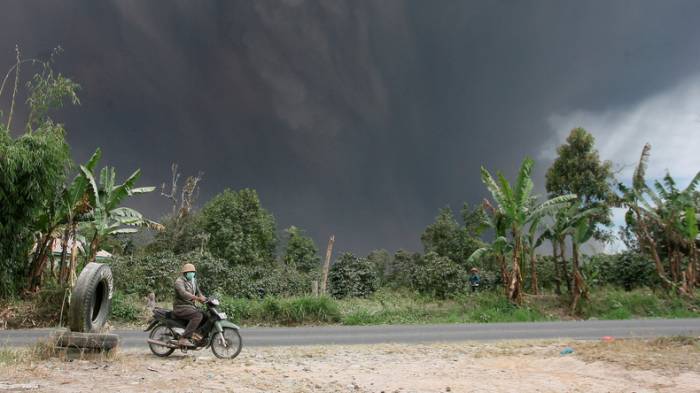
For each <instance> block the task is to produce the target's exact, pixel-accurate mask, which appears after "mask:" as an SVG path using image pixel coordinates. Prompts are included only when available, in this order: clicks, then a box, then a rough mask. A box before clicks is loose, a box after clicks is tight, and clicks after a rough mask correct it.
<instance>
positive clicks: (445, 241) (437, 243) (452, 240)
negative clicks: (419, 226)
mask: <svg viewBox="0 0 700 393" xmlns="http://www.w3.org/2000/svg"><path fill="white" fill-rule="evenodd" d="M420 240H421V242H422V243H423V247H424V248H425V252H426V253H428V252H435V253H437V254H438V255H442V256H446V257H455V256H456V255H455V254H457V252H458V251H457V250H458V249H459V246H460V245H459V224H458V223H457V220H455V218H454V215H453V214H452V209H450V208H449V207H445V208H442V209H440V213H438V215H437V217H435V222H434V223H432V224H430V225H428V227H427V228H425V231H424V232H423V234H422V235H421V237H420Z"/></svg>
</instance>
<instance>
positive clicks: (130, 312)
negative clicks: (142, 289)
mask: <svg viewBox="0 0 700 393" xmlns="http://www.w3.org/2000/svg"><path fill="white" fill-rule="evenodd" d="M142 313H143V307H142V306H141V305H140V304H139V298H138V296H136V295H125V294H123V293H122V292H121V291H115V292H114V296H112V312H111V316H112V318H113V319H116V320H119V321H124V322H134V321H138V320H139V319H140V317H141V315H142Z"/></svg>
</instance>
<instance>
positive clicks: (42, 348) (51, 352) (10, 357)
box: [0, 339, 119, 365]
mask: <svg viewBox="0 0 700 393" xmlns="http://www.w3.org/2000/svg"><path fill="white" fill-rule="evenodd" d="M118 357H119V350H118V348H116V349H113V350H110V351H99V350H92V349H85V348H61V347H57V346H56V345H54V343H53V342H52V340H51V339H44V340H39V341H38V342H36V343H35V344H34V345H32V346H30V347H27V348H8V347H2V348H0V365H12V364H19V363H30V362H37V361H42V360H47V359H58V360H62V361H66V360H67V361H72V360H76V359H77V360H90V361H112V360H116V359H117V358H118Z"/></svg>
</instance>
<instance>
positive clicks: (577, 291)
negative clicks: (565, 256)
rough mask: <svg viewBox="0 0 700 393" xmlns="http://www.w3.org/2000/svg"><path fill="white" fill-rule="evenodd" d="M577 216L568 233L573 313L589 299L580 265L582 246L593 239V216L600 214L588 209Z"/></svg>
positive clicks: (595, 210) (573, 219)
mask: <svg viewBox="0 0 700 393" xmlns="http://www.w3.org/2000/svg"><path fill="white" fill-rule="evenodd" d="M582 213H585V214H581V213H579V214H577V215H576V216H574V217H573V218H572V220H571V222H572V226H571V227H570V228H569V230H568V231H567V232H568V234H569V237H570V239H571V266H572V269H571V270H572V272H571V275H572V281H573V288H572V298H571V313H572V314H573V313H575V312H576V307H577V306H578V302H579V300H580V299H581V297H583V298H584V299H588V287H587V286H586V282H585V281H584V279H583V275H581V269H580V264H579V257H580V251H579V250H580V248H581V245H582V244H584V243H586V242H587V241H588V240H590V239H591V237H592V236H593V233H594V230H595V223H594V222H593V220H592V217H591V216H592V215H594V214H598V212H597V209H588V210H587V211H584V212H582Z"/></svg>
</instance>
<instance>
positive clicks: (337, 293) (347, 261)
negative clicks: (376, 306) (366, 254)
mask: <svg viewBox="0 0 700 393" xmlns="http://www.w3.org/2000/svg"><path fill="white" fill-rule="evenodd" d="M328 281H329V282H330V288H331V294H332V295H333V297H336V298H345V297H366V296H369V295H371V294H372V293H373V292H374V291H375V290H376V289H377V288H378V280H377V275H376V271H375V270H374V267H373V266H372V264H371V263H370V262H369V261H368V260H367V259H365V258H358V257H356V256H354V255H352V254H351V253H349V252H346V253H344V254H343V255H341V256H340V258H339V259H338V260H337V261H335V263H334V264H333V266H331V269H330V272H329V273H328Z"/></svg>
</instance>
